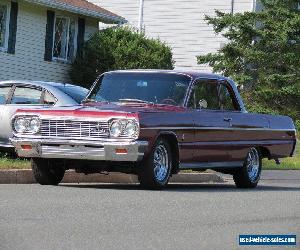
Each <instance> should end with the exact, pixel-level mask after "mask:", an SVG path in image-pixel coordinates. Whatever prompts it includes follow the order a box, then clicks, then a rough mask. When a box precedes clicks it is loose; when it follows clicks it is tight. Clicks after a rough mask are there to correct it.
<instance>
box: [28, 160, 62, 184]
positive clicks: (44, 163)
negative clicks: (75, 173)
mask: <svg viewBox="0 0 300 250" xmlns="http://www.w3.org/2000/svg"><path fill="white" fill-rule="evenodd" d="M31 168H32V172H33V176H34V178H35V180H36V181H37V182H38V183H39V184H41V185H58V184H59V183H60V182H61V181H62V179H63V177H64V174H65V167H64V164H63V162H61V161H60V162H58V161H51V160H47V159H32V160H31Z"/></svg>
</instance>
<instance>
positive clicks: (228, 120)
mask: <svg viewBox="0 0 300 250" xmlns="http://www.w3.org/2000/svg"><path fill="white" fill-rule="evenodd" d="M224 121H225V122H231V121H232V118H227V117H225V118H224Z"/></svg>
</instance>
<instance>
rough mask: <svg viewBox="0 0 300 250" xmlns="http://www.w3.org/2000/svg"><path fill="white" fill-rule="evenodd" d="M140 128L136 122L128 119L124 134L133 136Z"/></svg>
mask: <svg viewBox="0 0 300 250" xmlns="http://www.w3.org/2000/svg"><path fill="white" fill-rule="evenodd" d="M138 129H139V128H138V125H137V123H136V122H134V121H128V122H127V124H126V126H125V129H124V134H125V135H126V136H128V137H133V136H135V135H136V134H137V132H138Z"/></svg>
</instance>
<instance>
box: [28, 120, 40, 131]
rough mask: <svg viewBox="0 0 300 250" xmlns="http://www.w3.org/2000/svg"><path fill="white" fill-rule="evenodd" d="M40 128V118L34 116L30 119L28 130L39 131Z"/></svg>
mask: <svg viewBox="0 0 300 250" xmlns="http://www.w3.org/2000/svg"><path fill="white" fill-rule="evenodd" d="M39 130H40V120H39V119H38V118H32V119H30V120H29V123H28V128H27V131H28V132H29V133H33V134H35V133H37V132H39Z"/></svg>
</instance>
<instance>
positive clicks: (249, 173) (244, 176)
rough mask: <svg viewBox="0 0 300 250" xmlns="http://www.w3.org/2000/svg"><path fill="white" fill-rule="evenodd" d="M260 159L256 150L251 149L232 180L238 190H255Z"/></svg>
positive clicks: (260, 165)
mask: <svg viewBox="0 0 300 250" xmlns="http://www.w3.org/2000/svg"><path fill="white" fill-rule="evenodd" d="M261 168H262V157H261V154H260V152H259V151H258V149H256V148H251V149H250V150H249V152H248V154H247V157H246V160H245V162H244V165H243V167H242V168H240V169H238V170H236V171H235V173H234V174H233V180H234V182H235V185H236V186H237V187H238V188H255V187H256V186H257V184H258V182H259V179H260V174H261Z"/></svg>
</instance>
